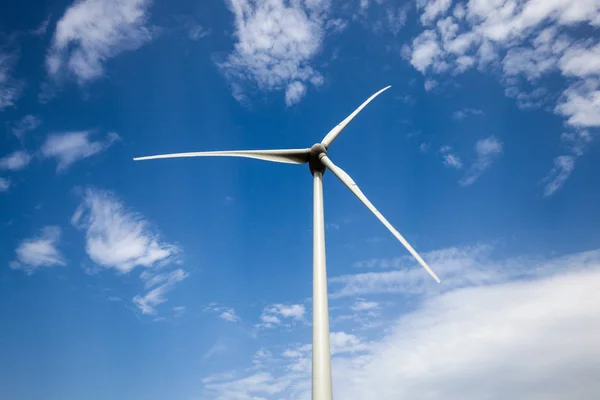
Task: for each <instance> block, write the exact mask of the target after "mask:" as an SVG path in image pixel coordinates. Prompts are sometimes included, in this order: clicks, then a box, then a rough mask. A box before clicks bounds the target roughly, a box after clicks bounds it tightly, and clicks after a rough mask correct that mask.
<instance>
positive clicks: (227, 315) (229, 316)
mask: <svg viewBox="0 0 600 400" xmlns="http://www.w3.org/2000/svg"><path fill="white" fill-rule="evenodd" d="M219 318H221V319H222V320H225V321H227V322H238V321H239V320H240V317H238V316H237V315H236V314H235V310H234V309H233V308H229V309H226V310H225V311H223V312H222V313H221V314H220V315H219Z"/></svg>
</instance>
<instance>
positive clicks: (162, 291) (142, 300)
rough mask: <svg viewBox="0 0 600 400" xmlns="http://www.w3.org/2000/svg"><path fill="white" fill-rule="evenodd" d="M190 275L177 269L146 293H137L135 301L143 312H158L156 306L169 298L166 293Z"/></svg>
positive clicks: (151, 313)
mask: <svg viewBox="0 0 600 400" xmlns="http://www.w3.org/2000/svg"><path fill="white" fill-rule="evenodd" d="M187 277H188V274H187V273H186V272H185V271H184V270H182V269H176V270H174V271H171V272H169V273H168V274H167V277H166V280H165V282H164V283H162V284H161V285H159V286H156V287H155V288H153V289H151V290H149V291H148V292H146V293H145V294H144V295H137V296H135V297H134V298H133V303H134V304H135V305H136V306H137V307H138V308H139V309H140V311H141V312H142V314H149V315H154V314H156V307H157V306H159V305H160V304H162V303H165V302H166V301H167V300H168V299H167V298H166V294H167V293H168V292H170V291H171V290H173V287H174V286H175V284H176V283H177V282H181V281H182V280H184V279H185V278H187Z"/></svg>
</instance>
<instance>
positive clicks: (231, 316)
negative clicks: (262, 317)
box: [204, 303, 241, 322]
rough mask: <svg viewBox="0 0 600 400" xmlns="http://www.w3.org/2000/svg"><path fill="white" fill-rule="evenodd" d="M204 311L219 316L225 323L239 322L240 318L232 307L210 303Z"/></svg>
mask: <svg viewBox="0 0 600 400" xmlns="http://www.w3.org/2000/svg"><path fill="white" fill-rule="evenodd" d="M204 311H207V312H213V313H217V314H219V318H221V319H222V320H224V321H227V322H240V321H241V318H240V317H239V316H238V315H237V314H236V313H235V310H234V309H233V307H225V306H220V305H218V304H217V303H210V304H209V305H208V306H207V307H205V308H204Z"/></svg>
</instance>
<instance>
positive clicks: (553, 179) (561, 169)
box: [542, 156, 575, 197]
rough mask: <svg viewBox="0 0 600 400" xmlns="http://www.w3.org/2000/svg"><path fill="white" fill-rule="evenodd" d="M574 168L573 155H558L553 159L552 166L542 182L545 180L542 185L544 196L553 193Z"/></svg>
mask: <svg viewBox="0 0 600 400" xmlns="http://www.w3.org/2000/svg"><path fill="white" fill-rule="evenodd" d="M574 169H575V158H574V157H573V156H558V157H556V158H555V159H554V167H553V168H552V169H551V170H550V172H549V173H548V175H546V177H545V178H544V179H542V182H547V183H546V186H544V197H547V196H550V195H552V194H554V192H556V191H557V190H558V189H560V188H561V187H562V185H564V183H565V182H566V181H567V179H569V176H571V173H572V172H573V170H574Z"/></svg>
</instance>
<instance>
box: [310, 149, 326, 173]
mask: <svg viewBox="0 0 600 400" xmlns="http://www.w3.org/2000/svg"><path fill="white" fill-rule="evenodd" d="M321 154H323V155H327V148H326V147H325V146H324V145H323V144H321V143H316V144H314V145H313V146H312V147H311V148H310V154H309V156H308V167H309V168H310V173H311V174H313V175H314V174H315V171H319V172H320V173H321V174H324V173H325V165H323V163H322V162H321V157H322V156H321Z"/></svg>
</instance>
